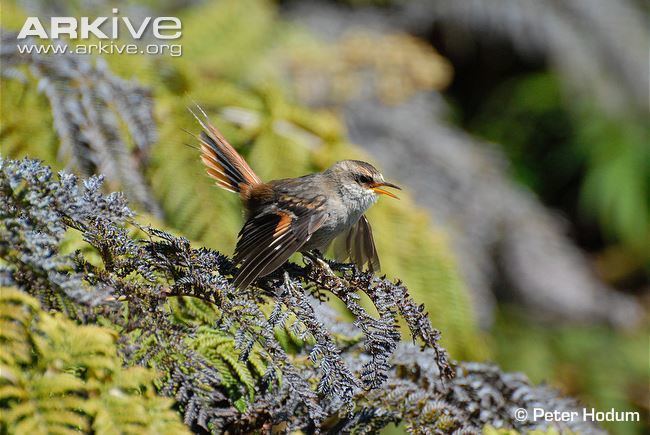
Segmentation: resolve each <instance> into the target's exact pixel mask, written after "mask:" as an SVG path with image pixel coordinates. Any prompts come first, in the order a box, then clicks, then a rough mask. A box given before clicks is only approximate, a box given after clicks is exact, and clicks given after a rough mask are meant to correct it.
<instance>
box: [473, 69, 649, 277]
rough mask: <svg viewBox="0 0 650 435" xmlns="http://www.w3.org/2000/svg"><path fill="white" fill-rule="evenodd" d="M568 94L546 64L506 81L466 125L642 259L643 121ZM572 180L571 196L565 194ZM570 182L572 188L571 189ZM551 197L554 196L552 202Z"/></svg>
mask: <svg viewBox="0 0 650 435" xmlns="http://www.w3.org/2000/svg"><path fill="white" fill-rule="evenodd" d="M645 121H646V122H643V120H639V119H634V118H633V117H632V118H630V116H629V114H608V113H604V112H603V111H601V110H599V109H598V107H597V106H596V104H595V103H594V102H592V101H585V99H584V98H578V97H575V98H570V97H568V96H567V93H566V92H565V90H564V89H563V88H562V86H561V83H560V80H559V78H558V77H557V76H556V75H555V74H553V73H549V72H545V73H533V74H526V75H523V76H519V77H516V78H513V79H511V80H508V81H506V82H505V83H503V84H502V85H501V86H500V87H498V88H497V89H496V90H495V91H494V92H493V93H492V94H491V95H490V96H489V97H488V98H487V99H486V101H485V102H484V103H483V105H482V107H481V109H480V111H479V114H478V115H477V116H476V117H475V119H474V120H473V121H472V122H471V123H470V128H471V129H472V130H473V131H474V132H475V133H477V134H479V135H481V136H483V137H485V138H487V139H488V140H491V141H494V142H497V143H499V144H500V145H501V146H502V147H503V149H504V150H505V151H506V154H507V155H508V157H509V159H510V161H511V162H512V171H513V175H514V176H515V177H516V178H517V179H518V180H519V181H521V182H522V183H523V184H525V185H527V186H529V187H530V188H531V189H532V190H534V191H535V192H537V193H539V194H540V195H541V196H542V197H543V198H544V199H546V200H549V201H551V202H553V201H555V202H557V203H559V205H567V204H562V201H565V202H571V203H572V204H574V203H576V202H577V203H578V204H579V206H580V209H579V210H577V211H578V212H579V213H580V214H581V215H582V217H583V219H585V220H591V221H597V222H598V223H599V226H600V228H602V231H603V233H604V236H605V237H606V238H607V239H608V240H609V242H610V243H621V244H623V245H624V246H625V247H627V248H628V249H629V250H631V251H633V252H634V253H635V254H636V255H638V256H641V257H642V258H643V259H645V261H646V262H648V263H647V264H650V127H649V126H648V123H647V120H645ZM574 184H577V185H578V188H577V190H578V192H577V193H578V200H577V201H576V199H575V198H573V197H571V196H569V193H570V192H567V191H569V190H571V189H572V188H573V187H572V186H573V185H574ZM574 190H575V189H574ZM553 205H555V204H553Z"/></svg>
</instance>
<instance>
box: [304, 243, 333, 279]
mask: <svg viewBox="0 0 650 435" xmlns="http://www.w3.org/2000/svg"><path fill="white" fill-rule="evenodd" d="M302 255H303V257H304V258H306V259H308V260H309V262H310V263H311V264H312V265H318V267H320V268H321V269H323V270H324V271H325V273H326V274H328V275H330V276H335V275H334V271H333V270H332V268H331V267H330V265H329V264H327V261H325V259H324V258H323V254H322V253H321V252H320V251H319V250H318V249H314V250H312V251H308V252H303V253H302Z"/></svg>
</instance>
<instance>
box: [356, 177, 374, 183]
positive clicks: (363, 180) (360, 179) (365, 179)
mask: <svg viewBox="0 0 650 435" xmlns="http://www.w3.org/2000/svg"><path fill="white" fill-rule="evenodd" d="M357 181H358V182H359V184H368V183H370V182H371V181H372V177H369V176H368V175H357Z"/></svg>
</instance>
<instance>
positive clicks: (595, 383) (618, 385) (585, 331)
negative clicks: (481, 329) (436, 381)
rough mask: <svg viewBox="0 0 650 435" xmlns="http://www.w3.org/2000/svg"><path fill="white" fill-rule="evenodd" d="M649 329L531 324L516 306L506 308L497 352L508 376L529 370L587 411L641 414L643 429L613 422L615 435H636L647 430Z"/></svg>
mask: <svg viewBox="0 0 650 435" xmlns="http://www.w3.org/2000/svg"><path fill="white" fill-rule="evenodd" d="M649 334H650V329H649V328H648V327H645V328H641V329H640V330H637V331H634V332H629V333H627V334H621V333H620V332H617V331H613V330H611V329H610V328H608V327H606V326H548V325H541V324H534V323H531V322H530V321H529V320H527V319H526V318H524V316H522V314H521V313H520V312H519V311H518V310H517V308H516V307H504V308H502V310H501V311H500V312H499V315H498V317H497V323H496V325H495V328H494V334H493V337H494V350H495V353H496V355H495V356H496V359H497V361H498V362H499V365H500V366H501V367H503V369H504V370H507V371H524V372H525V373H526V375H528V376H529V377H530V379H531V381H533V382H535V383H539V382H548V383H549V384H551V385H552V386H553V387H555V388H558V389H559V390H560V391H561V392H562V393H563V394H566V395H570V396H573V397H576V398H578V399H579V400H581V401H582V403H583V404H584V405H585V406H586V407H587V408H591V407H594V408H596V409H601V410H610V409H611V408H614V409H616V410H619V411H638V412H639V413H640V415H641V419H642V421H641V424H639V423H630V422H612V423H608V424H606V426H607V427H609V428H610V429H611V430H612V431H613V433H617V434H637V433H640V430H641V428H642V427H643V426H644V424H645V425H646V427H647V425H648V423H649V422H648V416H649V415H650V409H649V408H648V404H649V403H650V393H649V392H648V385H649V384H650V373H649V372H648V336H649Z"/></svg>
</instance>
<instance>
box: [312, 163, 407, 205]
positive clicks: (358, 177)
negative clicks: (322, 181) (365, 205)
mask: <svg viewBox="0 0 650 435" xmlns="http://www.w3.org/2000/svg"><path fill="white" fill-rule="evenodd" d="M325 173H326V174H328V175H330V176H331V177H332V178H333V179H334V180H335V181H336V182H337V183H339V187H340V188H341V190H342V191H343V192H345V193H346V194H347V195H349V196H351V198H350V199H362V198H372V199H373V200H375V199H376V198H377V196H378V195H386V196H390V197H391V198H395V199H399V198H398V197H397V196H396V195H395V194H394V193H392V192H389V191H388V190H385V188H386V187H392V188H394V189H398V190H401V188H400V187H399V186H397V185H395V184H393V183H389V182H387V181H385V180H384V176H383V175H381V172H379V171H378V170H377V168H375V167H374V166H372V165H371V164H370V163H366V162H362V161H360V160H342V161H340V162H336V163H335V164H333V165H332V166H331V167H330V168H329V169H327V171H325Z"/></svg>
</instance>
